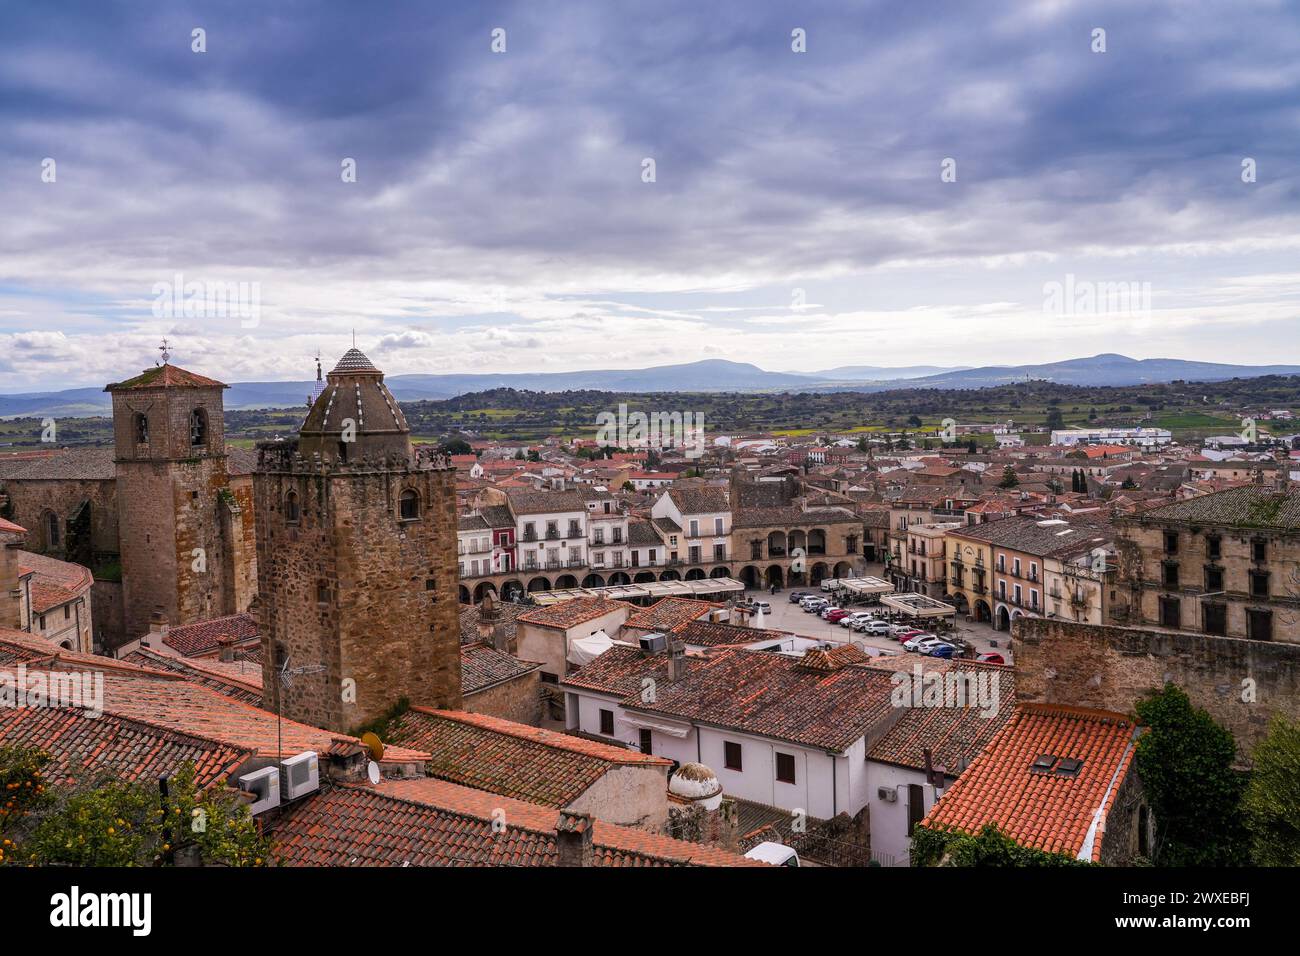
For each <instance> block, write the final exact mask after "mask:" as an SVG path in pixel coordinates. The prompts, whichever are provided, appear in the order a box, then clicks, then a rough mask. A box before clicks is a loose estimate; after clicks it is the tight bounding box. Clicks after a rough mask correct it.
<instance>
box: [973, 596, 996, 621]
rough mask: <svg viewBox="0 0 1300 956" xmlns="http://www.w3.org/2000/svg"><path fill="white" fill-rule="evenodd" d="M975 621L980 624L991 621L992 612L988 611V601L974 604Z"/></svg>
mask: <svg viewBox="0 0 1300 956" xmlns="http://www.w3.org/2000/svg"><path fill="white" fill-rule="evenodd" d="M975 620H977V621H979V622H981V623H987V622H988V621H991V620H993V612H992V611H991V610H989V602H988V601H976V602H975Z"/></svg>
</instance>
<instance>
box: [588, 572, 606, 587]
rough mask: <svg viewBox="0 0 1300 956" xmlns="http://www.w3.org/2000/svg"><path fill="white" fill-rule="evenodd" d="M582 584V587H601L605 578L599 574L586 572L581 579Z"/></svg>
mask: <svg viewBox="0 0 1300 956" xmlns="http://www.w3.org/2000/svg"><path fill="white" fill-rule="evenodd" d="M582 586H583V587H584V588H603V587H604V586H605V579H604V578H602V577H601V576H600V575H599V574H588V575H587V576H586V577H585V578H583V579H582Z"/></svg>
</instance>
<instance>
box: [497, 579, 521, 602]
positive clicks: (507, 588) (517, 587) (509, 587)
mask: <svg viewBox="0 0 1300 956" xmlns="http://www.w3.org/2000/svg"><path fill="white" fill-rule="evenodd" d="M523 593H524V586H523V584H522V583H521V582H520V581H518V580H517V579H515V578H511V579H510V580H509V581H506V582H504V583H503V584H502V585H501V600H503V601H517V600H519V598H520V596H521V595H522V594H523Z"/></svg>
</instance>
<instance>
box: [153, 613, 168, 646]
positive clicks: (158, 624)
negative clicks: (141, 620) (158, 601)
mask: <svg viewBox="0 0 1300 956" xmlns="http://www.w3.org/2000/svg"><path fill="white" fill-rule="evenodd" d="M149 634H150V636H152V637H157V638H158V639H159V640H162V639H163V638H164V637H166V636H167V615H166V614H164V613H163V609H162V608H161V607H155V608H154V609H153V613H152V614H150V615H149Z"/></svg>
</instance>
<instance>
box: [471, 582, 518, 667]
mask: <svg viewBox="0 0 1300 956" xmlns="http://www.w3.org/2000/svg"><path fill="white" fill-rule="evenodd" d="M478 639H479V640H480V641H482V642H483V643H484V644H486V645H488V647H495V648H496V649H497V650H498V651H504V652H505V653H507V654H513V653H514V652H515V648H514V647H513V646H512V645H513V642H512V641H510V639H509V638H508V637H507V636H506V631H505V628H504V627H503V626H502V623H501V608H499V607H497V602H496V598H495V597H493V596H492V592H491V591H488V592H487V593H486V594H485V595H483V602H482V603H481V604H479V606H478Z"/></svg>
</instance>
